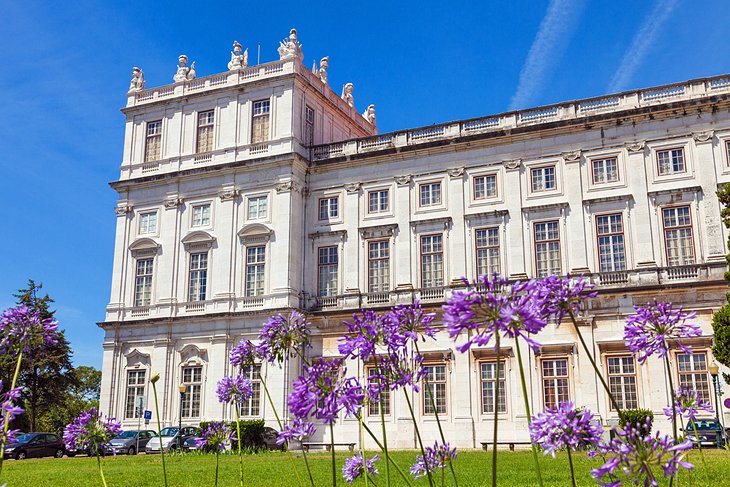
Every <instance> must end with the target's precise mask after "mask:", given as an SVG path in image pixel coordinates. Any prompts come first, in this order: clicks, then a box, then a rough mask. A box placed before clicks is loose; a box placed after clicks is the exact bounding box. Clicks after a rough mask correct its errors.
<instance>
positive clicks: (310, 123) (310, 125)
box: [304, 106, 314, 146]
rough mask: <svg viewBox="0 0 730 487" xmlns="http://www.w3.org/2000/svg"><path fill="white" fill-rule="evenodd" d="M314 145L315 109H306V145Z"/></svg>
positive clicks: (306, 107)
mask: <svg viewBox="0 0 730 487" xmlns="http://www.w3.org/2000/svg"><path fill="white" fill-rule="evenodd" d="M312 144H314V109H313V108H310V107H308V106H305V107H304V145H306V146H310V145H312Z"/></svg>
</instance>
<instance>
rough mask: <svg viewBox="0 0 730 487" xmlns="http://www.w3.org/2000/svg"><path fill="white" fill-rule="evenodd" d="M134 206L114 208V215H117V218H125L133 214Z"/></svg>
mask: <svg viewBox="0 0 730 487" xmlns="http://www.w3.org/2000/svg"><path fill="white" fill-rule="evenodd" d="M132 208H133V207H132V205H123V206H117V207H116V208H114V213H116V214H117V216H125V215H127V214H129V213H132Z"/></svg>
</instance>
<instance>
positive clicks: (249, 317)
mask: <svg viewBox="0 0 730 487" xmlns="http://www.w3.org/2000/svg"><path fill="white" fill-rule="evenodd" d="M278 53H279V58H280V59H279V60H276V61H273V62H269V63H265V64H260V65H257V66H249V65H248V53H247V51H246V52H244V51H243V46H242V45H241V44H239V43H238V42H236V43H235V44H234V49H233V52H231V59H230V62H229V63H228V71H225V72H223V73H221V74H216V75H213V76H206V77H200V78H198V77H197V76H196V73H195V63H192V64H190V63H189V62H188V59H187V57H186V56H180V59H179V65H178V67H177V70H176V71H174V70H171V75H174V83H173V84H171V85H166V86H162V87H159V88H153V89H146V88H145V82H144V74H143V72H142V70H141V69H139V68H135V70H134V72H133V78H132V81H131V83H130V91H129V95H128V101H127V106H126V107H125V108H123V109H122V112H123V113H124V115H125V117H126V129H125V143H124V154H123V158H122V165H121V175H120V178H119V180H117V181H115V182H113V183H111V186H112V188H114V190H115V191H117V193H118V195H119V200H118V204H117V206H116V208H115V212H116V218H117V231H116V242H115V250H114V269H113V274H112V291H111V299H110V303H109V304H108V306H107V309H106V318H105V320H104V321H103V322H102V323H99V326H101V327H102V328H103V329H104V330H105V339H104V359H103V380H102V395H101V407H102V409H103V410H104V411H105V412H107V413H109V414H111V415H113V416H116V417H117V418H119V419H122V420H123V424H124V425H125V427H127V428H134V427H136V425H137V424H138V422H139V414H140V411H141V410H144V409H154V408H153V403H152V395H151V394H152V392H151V388H150V386H149V378H150V375H151V374H152V373H155V372H159V373H160V374H161V380H160V382H159V383H158V392H159V393H160V414H161V419H162V421H163V422H164V423H165V424H168V425H169V424H177V422H178V418H179V417H182V422H183V423H184V424H197V423H198V422H200V421H202V420H214V419H223V418H226V419H230V418H232V417H233V413H232V411H231V410H230V409H229V408H227V407H226V406H223V405H221V404H219V403H218V402H217V400H216V396H215V384H216V382H217V381H218V380H219V379H220V378H221V377H222V376H224V375H226V374H232V373H234V372H236V371H233V370H231V366H230V365H229V363H228V360H227V357H228V353H229V351H230V349H231V347H232V346H234V345H235V344H236V343H237V342H238V341H239V340H240V339H241V338H242V337H248V338H250V339H252V340H255V338H256V335H257V333H258V330H259V328H260V326H261V324H262V323H264V322H265V321H266V320H267V319H268V317H269V316H271V315H273V314H277V313H280V312H284V313H286V312H288V311H289V310H292V309H297V310H300V311H303V312H305V313H306V314H307V315H308V317H309V319H310V321H311V323H312V335H313V343H312V348H310V349H309V350H307V354H308V355H309V356H310V357H311V358H316V357H321V356H338V355H339V352H338V350H337V345H338V337H339V336H340V335H341V334H342V333H343V331H344V327H343V325H342V321H343V320H345V319H348V317H350V316H351V315H352V313H354V312H356V311H357V310H359V309H360V308H363V307H369V308H376V309H380V310H386V309H388V308H389V307H390V306H393V305H395V304H399V303H411V302H413V301H415V300H420V302H421V303H422V304H423V306H424V307H425V308H427V309H429V310H433V311H434V312H436V313H439V316H438V317H437V322H438V321H439V320H440V307H441V305H442V304H443V302H444V300H445V299H447V298H448V296H449V294H450V293H451V292H452V291H453V290H454V289H458V288H459V287H460V286H462V284H461V281H460V278H461V277H462V276H466V277H468V278H474V277H475V276H477V275H480V274H484V273H491V272H495V271H496V272H499V273H501V274H503V275H507V276H509V277H510V278H512V279H527V278H530V277H538V276H544V275H548V274H553V273H554V274H558V275H564V274H566V273H569V272H570V273H572V274H584V275H585V276H586V278H588V279H590V280H591V281H592V282H593V283H595V284H596V286H597V289H598V291H599V296H598V297H597V298H596V299H595V300H593V301H592V302H591V303H590V307H589V309H588V310H587V311H586V313H585V314H584V316H582V317H581V320H580V326H581V329H582V334H583V336H585V337H586V338H587V339H588V340H589V342H590V347H591V348H592V353H593V355H594V356H595V357H596V359H597V361H598V362H599V363H600V365H601V367H602V368H603V370H604V372H605V374H606V376H607V378H608V381H609V382H610V384H611V387H612V388H613V390H614V391H615V393H616V396H617V397H618V400H619V403H620V405H621V406H622V407H626V408H635V407H641V408H649V409H652V410H653V411H654V413H655V415H656V417H657V421H658V424H659V425H660V427H662V426H661V425H666V422H665V420H663V419H662V418H663V415H662V412H661V411H662V408H663V407H664V406H666V405H667V403H668V392H667V390H668V389H667V384H666V377H667V376H666V373H665V372H664V369H663V364H662V362H660V361H659V360H653V359H650V360H649V361H648V362H647V363H646V364H639V363H638V361H637V360H636V358H635V357H633V356H632V355H631V354H630V353H629V352H628V351H627V350H626V348H625V347H624V344H623V340H622V333H623V324H624V320H625V318H626V317H627V316H628V315H629V314H630V313H631V312H632V306H633V305H635V304H645V303H646V302H647V301H649V300H651V299H653V298H654V297H657V298H660V299H669V300H672V301H673V302H675V303H677V304H679V305H682V306H684V307H685V308H686V309H688V310H693V311H696V312H697V314H698V316H697V322H698V323H699V324H700V325H701V326H702V329H703V336H702V337H701V338H697V339H694V340H692V343H691V345H692V353H690V354H687V353H684V352H682V351H681V350H679V349H677V350H674V351H673V353H672V355H671V365H672V371H671V373H672V375H673V378H674V381H675V384H676V383H680V384H687V385H690V386H692V387H694V388H696V389H698V390H700V391H701V393H702V394H703V395H704V396H705V397H707V398H708V399H709V400H711V401H712V402H713V404H714V403H715V399H716V397H715V390H714V388H713V384H712V379H711V377H710V374H709V367H710V365H711V364H712V363H713V357H712V353H711V345H712V328H711V325H710V322H711V317H712V313H713V312H714V311H715V310H717V309H718V308H719V307H720V306H722V304H723V303H724V302H725V293H726V291H727V285H726V282H725V281H724V280H723V273H724V271H725V269H726V263H725V260H724V255H725V252H726V250H725V242H726V240H727V237H728V232H727V230H726V229H725V228H724V227H723V225H722V222H721V219H720V205H719V203H718V200H717V197H716V195H715V192H716V191H717V189H718V186H720V185H722V184H724V183H726V182H729V181H730V157H729V156H730V76H718V77H714V78H706V79H698V80H692V81H687V82H683V83H677V84H672V85H667V86H661V87H656V88H649V89H644V90H639V91H629V92H624V93H618V94H613V95H608V96H603V97H599V98H593V99H586V100H578V101H573V102H568V103H560V104H557V105H550V106H543V107H539V108H535V109H529V110H523V111H518V112H508V113H502V114H498V115H490V116H486V117H481V118H477V119H471V120H462V121H457V122H451V123H446V124H442V125H433V126H429V127H424V128H418V129H409V130H402V131H397V132H392V133H387V134H378V131H377V127H376V119H375V107H374V105H369V106H367V105H365V104H363V105H362V109H363V110H362V112H360V111H358V110H356V108H355V106H356V103H355V99H356V92H355V91H354V85H353V84H352V83H347V84H346V85H345V86H344V87H343V89H342V90H341V91H340V90H337V92H336V91H334V90H333V89H332V88H331V87H330V86H329V84H328V71H329V69H330V66H329V59H328V58H327V57H324V58H322V61H321V62H320V64H319V66H314V67H313V68H312V69H308V68H306V67H305V66H304V65H303V64H302V59H303V55H302V50H301V44H300V43H299V41H298V40H297V33H296V31H295V30H292V31H291V33H290V35H289V37H288V38H286V39H285V40H284V41H282V42H281V43H280V46H279V49H278ZM224 61H225V60H224V59H222V60H221V65H225V63H224ZM537 341H539V342H540V344H541V347H540V349H539V350H538V351H537V352H530V353H526V354H525V355H524V356H523V360H524V365H525V367H526V371H527V376H528V381H529V392H530V395H531V400H532V404H533V408H534V409H535V410H538V411H539V410H541V409H542V408H543V407H545V406H549V405H553V404H555V403H556V402H557V401H562V400H567V399H570V400H573V401H575V402H576V403H577V404H579V405H585V406H587V407H589V408H590V409H592V410H593V411H594V412H596V414H598V416H599V417H600V418H601V421H602V422H603V423H604V424H605V425H612V424H615V422H616V418H617V415H616V412H615V411H613V410H612V408H611V405H610V404H609V401H608V398H607V396H606V394H605V393H604V392H603V390H602V389H601V386H600V383H599V382H598V380H597V378H596V376H595V374H594V373H593V370H592V368H591V366H590V362H589V359H588V357H587V356H586V355H585V352H584V351H583V350H582V348H581V347H580V346H579V345H578V340H577V337H576V335H575V333H574V331H573V329H572V327H571V326H565V325H563V326H560V327H556V326H555V325H554V324H552V325H549V326H548V327H547V328H546V329H545V330H544V331H543V333H541V334H540V335H539V336H538V337H537ZM422 350H423V352H424V354H425V356H426V363H427V365H428V367H429V371H430V373H431V377H432V380H431V382H432V387H433V390H434V392H435V398H436V404H435V408H436V410H437V411H438V413H439V416H440V417H441V419H442V421H443V422H444V425H445V432H446V435H447V436H448V437H449V438H450V439H451V441H452V442H453V443H455V444H456V445H457V446H459V447H462V448H469V447H479V444H480V442H482V441H486V440H487V439H489V438H491V430H492V425H493V415H494V409H493V408H494V395H493V394H494V386H495V381H496V380H497V373H496V371H497V369H498V368H499V370H502V371H503V374H501V379H500V380H501V390H502V394H501V395H500V404H499V411H498V413H499V421H500V436H501V438H502V439H503V440H504V441H510V440H517V441H518V440H525V439H526V437H527V430H526V424H527V418H526V414H525V410H524V406H523V403H522V400H521V392H520V385H519V375H518V368H517V358H516V356H515V351H514V344H513V343H510V342H509V341H508V342H506V343H503V348H502V350H501V355H502V357H503V360H502V361H501V363H500V364H499V365H498V364H497V363H496V356H495V352H494V350H493V349H491V348H484V349H472V350H471V351H469V352H467V353H459V352H457V351H456V350H455V347H454V343H453V342H452V341H451V340H450V339H448V337H447V336H446V334H445V333H442V334H441V335H440V336H439V338H438V339H437V340H434V341H428V342H426V343H424V344H423V348H422ZM370 365H371V364H363V363H358V362H356V361H352V362H348V364H347V367H348V373H349V374H352V375H357V376H358V377H360V378H361V379H363V380H364V378H365V377H366V376H367V373H368V367H369V366H370ZM300 370H301V364H300V363H299V361H298V360H296V359H292V360H290V361H289V362H287V363H286V364H285V366H284V367H281V368H279V367H271V366H268V367H267V366H266V365H263V366H256V367H254V368H253V369H251V370H248V369H247V370H246V371H245V372H246V373H247V374H249V376H250V377H251V378H252V379H254V382H255V384H256V387H257V389H256V390H257V393H256V394H255V395H254V398H252V400H251V401H250V402H249V403H248V404H246V405H245V407H244V408H243V409H244V410H243V411H242V413H243V415H244V417H246V418H264V419H266V421H267V423H268V424H269V425H271V426H274V427H276V423H275V420H274V415H273V413H272V411H271V408H270V406H269V404H268V403H267V402H266V401H265V398H264V397H263V394H262V390H261V388H260V381H261V380H266V382H267V384H268V385H269V388H270V390H271V393H272V398H273V401H274V403H275V405H276V407H277V409H278V410H279V411H285V410H286V396H287V394H288V392H289V388H290V384H291V381H292V380H293V379H294V378H295V377H297V375H298V374H299V372H300ZM180 386H184V389H185V393H183V394H181V393H180V392H179V390H180V389H179V388H180ZM402 394H403V393H402V392H400V391H399V392H398V393H392V394H391V396H390V397H389V398H388V400H387V402H386V404H385V406H384V412H385V417H386V421H387V422H388V425H389V427H390V432H389V443H390V444H392V445H394V446H397V447H402V448H409V447H410V448H412V447H414V446H415V438H414V431H413V428H412V426H411V420H410V416H409V413H408V409H407V407H406V401H405V399H404V398H403V396H402ZM413 399H414V401H415V402H416V403H417V404H420V406H419V407H418V408H417V411H416V414H417V415H418V418H419V422H420V424H421V430H422V431H423V432H424V435H425V436H426V437H427V438H430V439H435V437H436V434H437V433H436V425H435V420H434V414H433V413H434V406H432V405H431V404H430V403H429V404H426V403H425V401H424V398H423V397H421V395H416V396H414V398H413ZM719 399H720V402H721V400H722V399H723V398H719ZM365 417H366V421H367V422H372V423H377V422H379V418H380V416H379V411H378V409H377V406H371V407H370V408H368V410H366V411H365ZM724 419H725V420H728V422H730V415H727V414H726V415H725V418H724ZM335 435H336V438H337V441H358V440H357V438H358V426H357V421H356V420H353V419H349V418H344V417H343V418H341V419H340V420H339V422H338V424H337V425H336V428H335ZM368 447H372V445H369V444H368Z"/></svg>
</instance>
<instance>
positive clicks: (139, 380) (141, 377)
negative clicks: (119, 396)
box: [124, 370, 146, 419]
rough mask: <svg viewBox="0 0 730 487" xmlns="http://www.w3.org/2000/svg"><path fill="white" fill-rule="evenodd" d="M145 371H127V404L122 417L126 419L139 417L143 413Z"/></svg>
mask: <svg viewBox="0 0 730 487" xmlns="http://www.w3.org/2000/svg"><path fill="white" fill-rule="evenodd" d="M144 386H145V371H144V370H130V371H128V372H127V405H126V407H125V408H124V417H125V418H127V419H134V418H141V417H142V413H144V408H145V406H146V404H145V397H144Z"/></svg>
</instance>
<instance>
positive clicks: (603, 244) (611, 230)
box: [596, 213, 626, 272]
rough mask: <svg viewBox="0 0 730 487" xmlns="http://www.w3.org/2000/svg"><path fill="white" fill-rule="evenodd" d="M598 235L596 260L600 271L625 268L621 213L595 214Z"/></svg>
mask: <svg viewBox="0 0 730 487" xmlns="http://www.w3.org/2000/svg"><path fill="white" fill-rule="evenodd" d="M596 234H597V235H598V262H599V265H600V268H601V272H613V271H623V270H625V269H626V252H625V248H624V226H623V216H622V215H621V213H615V214H613V215H598V216H596Z"/></svg>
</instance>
